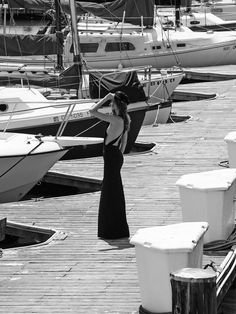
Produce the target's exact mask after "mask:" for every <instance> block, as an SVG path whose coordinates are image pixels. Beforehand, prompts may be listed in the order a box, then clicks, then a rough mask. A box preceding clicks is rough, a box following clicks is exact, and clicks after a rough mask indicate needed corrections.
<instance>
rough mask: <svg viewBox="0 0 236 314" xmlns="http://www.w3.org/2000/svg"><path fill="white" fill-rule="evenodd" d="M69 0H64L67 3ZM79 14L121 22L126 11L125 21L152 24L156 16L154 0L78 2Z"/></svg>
mask: <svg viewBox="0 0 236 314" xmlns="http://www.w3.org/2000/svg"><path fill="white" fill-rule="evenodd" d="M66 1H68V0H63V2H62V3H65V2H66ZM76 10H77V15H81V14H84V13H92V14H93V15H95V16H98V17H100V18H104V19H107V20H111V21H114V22H121V21H122V20H123V15H124V12H125V19H124V22H126V23H131V24H134V25H142V23H143V25H144V26H152V25H153V18H154V0H116V1H112V2H104V3H102V4H101V3H94V2H77V3H76ZM141 16H142V19H143V21H142V20H141Z"/></svg>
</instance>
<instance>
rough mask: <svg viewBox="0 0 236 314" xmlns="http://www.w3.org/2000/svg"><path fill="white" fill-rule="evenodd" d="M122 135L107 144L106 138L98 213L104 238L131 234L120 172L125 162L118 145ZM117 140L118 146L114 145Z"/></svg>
mask: <svg viewBox="0 0 236 314" xmlns="http://www.w3.org/2000/svg"><path fill="white" fill-rule="evenodd" d="M121 135H122V134H121ZM121 135H120V136H119V137H117V138H116V139H114V140H113V141H111V142H110V143H109V144H107V145H105V140H106V136H107V135H105V138H104V147H103V159H104V174H103V182H102V190H101V197H100V203H99V213H98V237H100V238H103V239H119V238H125V237H129V235H130V234H129V226H128V224H127V220H126V211H125V197H124V190H123V185H122V179H121V173H120V171H121V167H122V165H123V162H124V158H123V154H122V152H121V151H120V149H119V147H118V146H119V142H120V140H121ZM117 141H119V142H118V146H115V145H113V144H114V143H116V142H117Z"/></svg>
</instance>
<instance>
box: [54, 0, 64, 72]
mask: <svg viewBox="0 0 236 314" xmlns="http://www.w3.org/2000/svg"><path fill="white" fill-rule="evenodd" d="M55 11H56V36H57V51H58V53H57V69H58V70H62V69H63V58H62V55H61V54H60V53H59V45H60V40H61V39H62V33H61V3H60V0H55Z"/></svg>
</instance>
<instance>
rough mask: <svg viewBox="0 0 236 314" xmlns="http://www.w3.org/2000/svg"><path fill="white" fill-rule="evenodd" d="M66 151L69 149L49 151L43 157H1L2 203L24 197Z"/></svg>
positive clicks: (0, 194)
mask: <svg viewBox="0 0 236 314" xmlns="http://www.w3.org/2000/svg"><path fill="white" fill-rule="evenodd" d="M66 152H67V150H59V151H57V152H49V153H45V154H44V155H43V157H42V155H41V154H39V155H30V156H27V157H25V158H24V157H22V156H19V157H9V156H8V157H7V158H3V157H1V158H0V163H1V168H0V171H1V174H0V203H7V202H16V201H19V200H20V199H22V198H23V197H24V196H25V195H26V194H27V193H28V192H29V191H30V190H31V189H32V188H33V187H34V186H35V185H36V184H37V183H38V182H39V181H40V180H41V179H42V177H43V176H44V175H45V174H46V173H47V171H48V170H49V169H50V168H51V167H52V166H53V165H54V164H55V162H56V161H57V160H59V159H60V158H61V157H62V156H63V155H64V154H65V153H66ZM14 165H15V166H14ZM6 169H9V170H6ZM4 173H5V174H4Z"/></svg>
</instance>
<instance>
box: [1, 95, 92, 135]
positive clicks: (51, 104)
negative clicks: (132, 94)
mask: <svg viewBox="0 0 236 314" xmlns="http://www.w3.org/2000/svg"><path fill="white" fill-rule="evenodd" d="M94 102H95V100H91V99H69V100H60V101H50V100H48V101H46V102H42V101H30V104H31V105H39V104H43V105H42V106H40V107H37V106H36V107H31V108H24V109H15V108H16V105H20V104H25V102H24V101H18V102H16V101H12V102H9V101H8V102H7V104H8V105H9V104H11V103H12V104H14V107H13V110H8V111H6V112H1V113H0V115H1V116H4V115H5V116H9V118H8V119H7V121H6V123H7V124H6V126H5V128H4V129H3V132H6V131H7V130H8V128H9V125H10V123H11V120H12V118H13V116H14V115H15V114H21V113H27V112H32V111H38V110H43V109H48V108H55V107H66V110H65V114H64V115H63V118H62V121H61V123H60V125H59V129H58V131H57V134H56V136H61V135H62V133H63V131H64V129H65V127H66V125H67V123H68V121H69V119H70V117H71V116H72V114H73V111H74V108H75V106H76V105H79V104H85V103H91V104H94ZM82 111H89V109H84V110H83V109H81V112H82Z"/></svg>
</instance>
